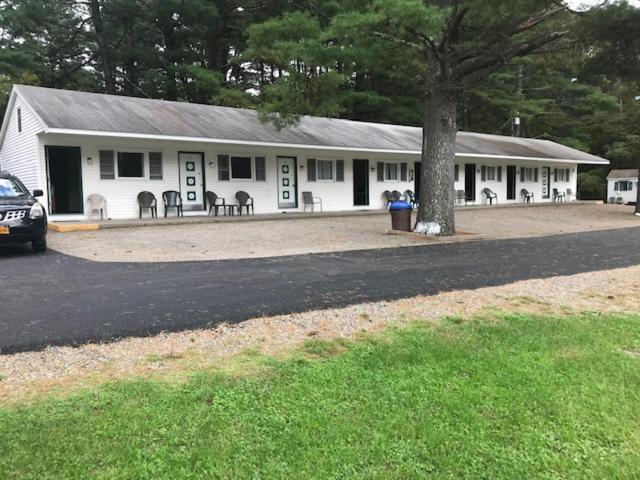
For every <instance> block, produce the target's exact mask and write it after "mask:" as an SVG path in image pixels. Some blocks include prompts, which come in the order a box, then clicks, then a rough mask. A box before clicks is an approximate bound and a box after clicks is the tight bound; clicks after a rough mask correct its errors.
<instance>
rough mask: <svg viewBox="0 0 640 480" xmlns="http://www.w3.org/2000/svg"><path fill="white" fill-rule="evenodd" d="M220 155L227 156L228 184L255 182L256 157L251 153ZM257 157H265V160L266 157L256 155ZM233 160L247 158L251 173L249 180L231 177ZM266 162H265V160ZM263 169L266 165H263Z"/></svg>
mask: <svg viewBox="0 0 640 480" xmlns="http://www.w3.org/2000/svg"><path fill="white" fill-rule="evenodd" d="M222 155H229V181H230V182H238V183H242V182H255V180H256V172H255V169H256V159H255V157H256V155H254V154H252V153H223V154H222ZM257 156H258V157H265V158H267V156H266V155H257ZM233 158H248V159H249V163H250V171H251V178H236V177H234V176H233ZM265 162H266V160H265ZM265 168H266V163H265Z"/></svg>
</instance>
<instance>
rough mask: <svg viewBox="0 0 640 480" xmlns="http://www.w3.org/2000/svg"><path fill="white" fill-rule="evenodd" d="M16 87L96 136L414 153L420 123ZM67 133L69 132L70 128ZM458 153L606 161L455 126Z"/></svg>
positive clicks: (45, 115)
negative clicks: (279, 114)
mask: <svg viewBox="0 0 640 480" xmlns="http://www.w3.org/2000/svg"><path fill="white" fill-rule="evenodd" d="M14 90H15V91H16V92H17V93H18V94H19V95H20V96H21V97H22V98H23V99H24V100H25V101H26V102H27V103H28V104H29V105H30V106H31V108H33V110H34V111H35V112H36V113H37V114H38V115H39V116H40V118H41V119H42V121H43V122H44V123H45V125H46V128H47V129H49V130H51V129H53V130H56V131H57V130H69V131H73V133H80V132H82V133H84V134H91V133H95V134H96V135H101V134H103V135H104V134H109V135H114V136H117V135H116V134H123V135H127V136H131V135H141V136H142V135H153V136H166V137H174V138H175V137H184V138H189V139H192V140H196V141H197V140H198V139H203V140H214V139H215V140H219V141H225V140H226V141H231V142H236V143H238V142H247V143H262V144H276V145H277V144H281V145H300V146H304V147H319V148H332V149H337V150H339V149H350V150H358V149H362V150H366V151H380V152H385V151H386V152H389V151H398V152H407V153H416V152H420V150H421V144H422V129H421V128H417V127H407V126H399V125H387V124H379V123H367V122H357V121H352V120H341V119H333V118H322V117H311V116H303V117H302V118H301V120H300V122H299V123H298V124H297V125H294V126H292V127H288V128H284V129H281V130H278V129H276V128H275V127H274V126H273V125H272V124H270V123H263V122H261V121H260V119H259V116H258V113H257V112H256V111H254V110H248V109H240V108H231V107H219V106H212V105H201V104H194V103H184V102H169V101H165V100H152V99H146V98H136V97H125V96H118V95H105V94H98V93H89V92H76V91H71V90H59V89H50V88H43V87H32V86H25V85H16V86H14ZM70 133H71V132H70ZM456 154H457V155H463V156H473V155H480V156H496V157H518V158H520V157H521V158H530V159H536V160H541V159H562V160H575V161H577V162H581V163H599V164H608V163H609V162H608V161H607V160H605V159H603V158H600V157H596V156H594V155H590V154H588V153H585V152H582V151H580V150H576V149H574V148H569V147H566V146H564V145H560V144H557V143H554V142H551V141H549V140H536V139H528V138H517V137H505V136H500V135H488V134H482V133H471V132H459V133H458V135H457V146H456Z"/></svg>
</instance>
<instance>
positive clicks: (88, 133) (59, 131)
mask: <svg viewBox="0 0 640 480" xmlns="http://www.w3.org/2000/svg"><path fill="white" fill-rule="evenodd" d="M43 133H45V134H52V135H78V136H85V137H109V138H126V139H144V140H164V141H169V142H185V143H212V144H218V145H249V146H258V147H279V148H298V149H300V148H303V149H307V150H319V151H343V152H366V153H389V154H403V155H421V154H422V151H420V150H391V149H376V148H365V147H340V146H326V145H308V144H298V143H278V142H256V141H249V140H230V139H220V138H206V137H184V136H176V135H154V134H148V133H127V132H107V131H98V130H72V129H66V128H46V129H45V130H44V132H43ZM455 155H456V157H466V158H495V159H505V160H526V161H538V162H556V163H582V164H590V165H608V164H609V161H608V160H606V159H602V161H598V160H593V161H586V160H578V159H575V158H573V159H572V158H545V157H521V156H515V155H493V154H483V153H456V154H455ZM595 158H598V157H595Z"/></svg>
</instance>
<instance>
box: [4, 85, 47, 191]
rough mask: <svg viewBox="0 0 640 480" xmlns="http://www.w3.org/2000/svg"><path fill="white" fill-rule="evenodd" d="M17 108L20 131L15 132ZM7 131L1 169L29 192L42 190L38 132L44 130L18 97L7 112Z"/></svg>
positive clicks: (16, 129)
mask: <svg viewBox="0 0 640 480" xmlns="http://www.w3.org/2000/svg"><path fill="white" fill-rule="evenodd" d="M18 109H20V112H21V117H22V131H21V132H19V131H18ZM7 115H8V116H9V117H8V124H7V132H6V135H5V138H4V141H3V143H2V146H1V148H0V170H5V171H8V172H10V173H12V174H13V175H15V176H17V177H18V178H19V179H20V180H21V181H22V182H23V183H24V185H25V186H26V187H27V188H28V189H29V190H34V189H36V188H42V187H44V185H43V183H44V182H43V178H45V177H43V176H41V172H40V169H39V168H38V167H39V157H38V137H37V133H38V132H40V131H41V130H42V128H43V126H42V124H41V123H40V120H39V119H38V118H37V117H36V115H34V113H33V112H32V110H31V108H30V107H29V106H28V105H26V104H25V102H24V101H23V100H22V99H21V98H20V96H16V97H15V103H14V104H13V108H12V109H11V111H10V112H8V113H7Z"/></svg>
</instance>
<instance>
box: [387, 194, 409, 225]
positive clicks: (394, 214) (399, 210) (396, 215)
mask: <svg viewBox="0 0 640 480" xmlns="http://www.w3.org/2000/svg"><path fill="white" fill-rule="evenodd" d="M411 211H412V208H411V204H410V203H407V202H401V201H399V202H393V203H392V204H391V205H389V213H391V229H392V230H400V231H402V232H410V231H411Z"/></svg>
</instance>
